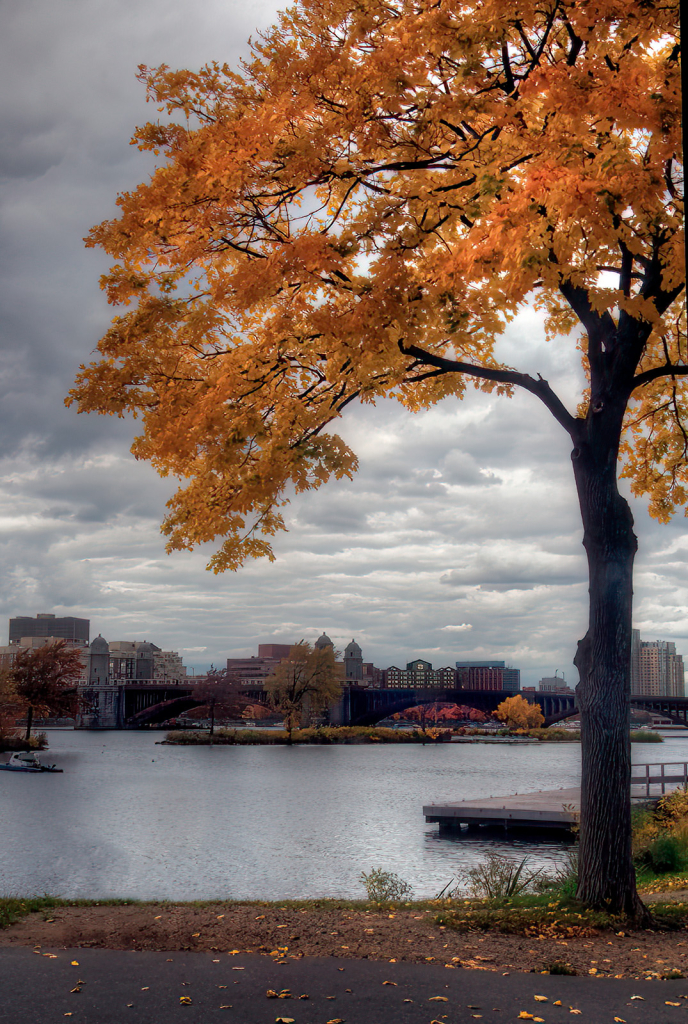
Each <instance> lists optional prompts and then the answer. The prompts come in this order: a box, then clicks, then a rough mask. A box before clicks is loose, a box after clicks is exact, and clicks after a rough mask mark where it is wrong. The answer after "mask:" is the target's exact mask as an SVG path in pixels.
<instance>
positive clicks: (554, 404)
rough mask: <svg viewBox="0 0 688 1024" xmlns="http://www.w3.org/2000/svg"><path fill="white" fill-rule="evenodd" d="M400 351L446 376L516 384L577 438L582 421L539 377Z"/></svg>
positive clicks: (410, 349) (405, 348) (413, 348)
mask: <svg viewBox="0 0 688 1024" xmlns="http://www.w3.org/2000/svg"><path fill="white" fill-rule="evenodd" d="M399 349H400V351H401V352H403V354H404V355H406V356H413V358H414V359H416V361H417V363H418V364H421V365H426V366H435V367H437V369H438V370H439V371H441V372H443V373H465V374H467V375H468V376H470V377H478V378H479V379H480V380H491V381H494V382H495V383H497V384H513V385H514V386H515V387H519V388H523V389H524V390H525V391H530V393H531V394H532V395H535V397H536V398H539V399H540V401H541V402H542V403H543V404H544V405H545V406H546V407H547V408H548V409H549V411H550V412H551V413H552V415H553V416H554V418H555V420H556V421H557V423H560V424H561V426H562V427H563V428H564V430H565V431H566V432H567V433H568V434H570V435H571V437H574V436H577V433H578V429H579V426H580V422H579V420H577V419H576V417H575V416H572V415H571V413H570V412H569V411H568V409H567V408H566V407H565V405H564V403H563V402H562V401H561V399H560V398H559V396H558V395H557V394H555V392H554V391H553V390H552V388H551V387H550V386H549V383H548V382H547V381H546V380H545V379H544V378H543V377H541V376H540V375H539V374H538V376H537V378H535V377H531V376H530V374H528V373H519V372H518V371H517V370H503V369H500V368H499V367H496V366H494V367H493V366H477V365H476V364H475V363H464V362H461V361H460V360H455V359H445V358H444V357H443V356H438V355H435V354H434V353H433V352H426V351H425V349H422V348H419V347H418V346H417V345H404V343H403V342H401V341H400V342H399Z"/></svg>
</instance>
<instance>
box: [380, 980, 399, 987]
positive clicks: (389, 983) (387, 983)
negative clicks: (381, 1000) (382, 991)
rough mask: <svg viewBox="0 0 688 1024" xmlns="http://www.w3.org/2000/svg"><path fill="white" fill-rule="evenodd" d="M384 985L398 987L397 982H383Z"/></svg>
mask: <svg viewBox="0 0 688 1024" xmlns="http://www.w3.org/2000/svg"><path fill="white" fill-rule="evenodd" d="M382 984H383V985H395V986H396V981H383V982H382Z"/></svg>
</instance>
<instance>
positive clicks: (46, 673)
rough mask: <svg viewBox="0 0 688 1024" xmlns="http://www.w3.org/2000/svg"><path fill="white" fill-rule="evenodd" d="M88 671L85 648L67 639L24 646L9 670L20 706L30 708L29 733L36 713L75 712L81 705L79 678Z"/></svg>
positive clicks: (29, 733)
mask: <svg viewBox="0 0 688 1024" xmlns="http://www.w3.org/2000/svg"><path fill="white" fill-rule="evenodd" d="M83 671H84V662H83V659H82V651H81V648H79V647H73V646H71V645H69V644H68V643H67V642H66V640H56V641H55V642H54V643H50V644H44V645H43V646H42V647H36V648H34V649H32V648H29V647H22V648H20V649H19V651H18V652H17V654H16V655H15V658H14V663H13V665H12V668H11V669H10V671H9V676H10V679H11V682H12V683H13V686H14V693H15V695H16V700H17V703H18V706H19V707H20V708H21V709H22V711H25V712H26V735H25V739H27V740H28V739H29V738H30V736H31V727H32V725H33V720H34V717H36V716H43V715H67V716H72V715H75V714H76V713H77V712H78V711H79V708H80V707H81V699H80V697H79V694H78V692H77V687H76V684H77V681H78V679H79V677H80V676H81V675H82V673H83Z"/></svg>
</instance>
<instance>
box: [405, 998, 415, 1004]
mask: <svg viewBox="0 0 688 1024" xmlns="http://www.w3.org/2000/svg"><path fill="white" fill-rule="evenodd" d="M404 1002H405V1003H412V1002H413V999H404Z"/></svg>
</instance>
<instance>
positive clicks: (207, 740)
mask: <svg viewBox="0 0 688 1024" xmlns="http://www.w3.org/2000/svg"><path fill="white" fill-rule="evenodd" d="M436 732H437V733H438V735H434V731H433V730H429V731H428V732H427V733H422V732H420V731H419V730H418V729H385V728H376V727H365V726H341V727H334V726H324V727H322V728H317V727H315V728H308V729H293V730H292V732H291V737H290V735H289V733H288V732H287V730H286V729H217V730H216V731H215V734H214V735H213V736H210V735H209V734H208V733H207V732H201V731H200V730H199V731H195V730H189V731H188V732H184V731H172V732H168V733H167V735H166V737H165V739H164V740H163V743H176V744H183V745H189V746H202V745H208V744H211V743H212V744H215V745H217V746H221V745H223V744H224V745H225V746H234V745H236V746H252V745H256V744H265V745H268V746H274V745H277V744H283V743H289V742H291V743H294V744H296V743H308V744H330V743H345V744H354V743H428V742H435V741H439V742H442V741H444V742H446V739H448V738H450V737H451V733H449V732H448V731H446V730H445V731H442V732H440V730H436ZM445 737H446V739H445Z"/></svg>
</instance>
